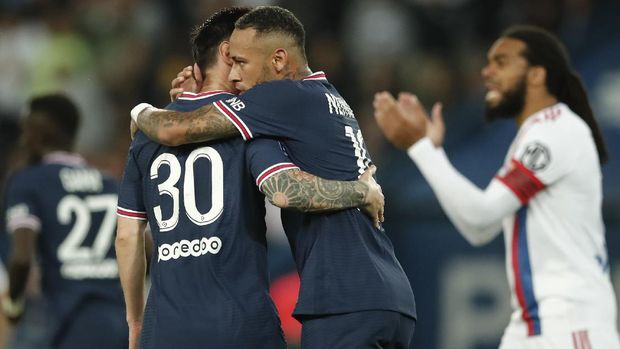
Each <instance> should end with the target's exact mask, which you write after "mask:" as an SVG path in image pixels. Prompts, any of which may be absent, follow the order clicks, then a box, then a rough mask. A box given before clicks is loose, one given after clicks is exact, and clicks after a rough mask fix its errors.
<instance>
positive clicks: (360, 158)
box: [344, 126, 370, 174]
mask: <svg viewBox="0 0 620 349" xmlns="http://www.w3.org/2000/svg"><path fill="white" fill-rule="evenodd" d="M344 134H345V135H346V136H347V137H349V138H350V139H351V142H353V149H355V157H356V158H357V172H359V174H362V173H364V171H366V167H368V164H369V162H370V160H369V159H368V158H367V156H368V154H367V152H366V149H365V148H364V138H363V137H362V130H357V132H355V131H354V130H353V127H351V126H345V127H344Z"/></svg>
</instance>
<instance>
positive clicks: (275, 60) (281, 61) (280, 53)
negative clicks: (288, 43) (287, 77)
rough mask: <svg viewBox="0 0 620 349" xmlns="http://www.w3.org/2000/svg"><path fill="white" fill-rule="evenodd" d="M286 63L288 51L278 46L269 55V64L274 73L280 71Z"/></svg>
mask: <svg viewBox="0 0 620 349" xmlns="http://www.w3.org/2000/svg"><path fill="white" fill-rule="evenodd" d="M287 64H288V52H286V50H285V49H283V48H278V49H276V50H275V51H274V52H273V55H272V56H271V65H272V66H273V68H274V69H275V71H276V73H281V72H282V71H283V70H284V68H285V67H286V65H287Z"/></svg>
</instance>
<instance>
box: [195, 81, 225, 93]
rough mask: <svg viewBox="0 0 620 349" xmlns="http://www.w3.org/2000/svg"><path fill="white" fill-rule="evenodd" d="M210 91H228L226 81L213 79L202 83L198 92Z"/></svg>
mask: <svg viewBox="0 0 620 349" xmlns="http://www.w3.org/2000/svg"><path fill="white" fill-rule="evenodd" d="M210 91H230V86H228V84H227V83H217V82H215V81H213V82H208V83H204V84H203V85H202V88H201V89H200V91H198V92H200V93H202V92H210Z"/></svg>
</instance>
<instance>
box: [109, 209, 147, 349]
mask: <svg viewBox="0 0 620 349" xmlns="http://www.w3.org/2000/svg"><path fill="white" fill-rule="evenodd" d="M145 227H146V221H142V220H136V219H129V218H125V217H120V216H119V217H118V223H117V234H116V242H115V247H116V258H117V261H118V271H119V275H120V278H121V284H122V286H123V294H124V295H125V307H126V310H127V324H128V325H129V347H130V348H137V345H138V343H139V340H138V339H139V336H140V332H141V329H142V319H143V316H144V277H145V273H146V252H145V244H144V230H145Z"/></svg>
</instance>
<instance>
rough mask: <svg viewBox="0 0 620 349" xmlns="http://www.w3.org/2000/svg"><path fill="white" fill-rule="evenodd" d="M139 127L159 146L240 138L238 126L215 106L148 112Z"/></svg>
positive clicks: (140, 120) (143, 114) (146, 110)
mask: <svg viewBox="0 0 620 349" xmlns="http://www.w3.org/2000/svg"><path fill="white" fill-rule="evenodd" d="M138 127H139V128H140V130H141V131H142V132H144V134H146V135H147V137H149V138H150V139H152V140H153V141H155V142H157V143H161V144H164V145H168V146H176V145H181V144H187V143H198V142H205V141H210V140H216V139H221V138H228V137H233V136H238V135H239V132H238V131H237V129H236V128H235V126H234V125H233V124H232V123H231V122H230V121H228V119H226V117H225V116H224V115H222V114H221V113H220V112H219V111H218V110H217V109H216V108H215V107H214V106H213V105H212V104H209V105H206V106H204V107H201V108H199V109H196V110H193V111H190V112H178V111H173V110H163V109H157V108H147V109H145V110H144V111H142V113H140V117H139V118H138Z"/></svg>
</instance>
